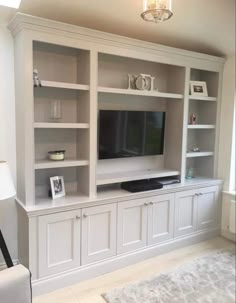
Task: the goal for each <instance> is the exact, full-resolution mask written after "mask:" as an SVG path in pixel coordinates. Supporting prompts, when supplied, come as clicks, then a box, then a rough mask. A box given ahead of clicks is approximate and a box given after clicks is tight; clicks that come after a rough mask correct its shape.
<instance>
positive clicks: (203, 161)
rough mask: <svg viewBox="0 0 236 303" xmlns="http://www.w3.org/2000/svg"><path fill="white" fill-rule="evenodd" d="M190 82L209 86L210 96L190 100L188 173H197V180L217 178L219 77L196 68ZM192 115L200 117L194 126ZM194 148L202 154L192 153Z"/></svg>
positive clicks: (189, 97) (190, 98)
mask: <svg viewBox="0 0 236 303" xmlns="http://www.w3.org/2000/svg"><path fill="white" fill-rule="evenodd" d="M190 81H204V82H206V85H207V90H208V95H209V96H208V97H206V96H194V95H189V96H188V119H187V120H188V124H187V132H186V134H187V147H186V149H187V152H186V173H187V171H188V169H189V168H191V169H193V170H194V172H195V177H210V178H213V177H214V175H215V170H214V166H215V164H214V162H215V159H214V158H215V150H216V131H217V110H218V108H217V106H218V94H219V85H218V82H219V73H217V72H212V71H206V70H200V69H193V68H192V69H191V70H190ZM191 114H194V115H195V116H196V124H190V116H191ZM194 148H198V149H199V151H196V152H194V151H192V150H193V149H194Z"/></svg>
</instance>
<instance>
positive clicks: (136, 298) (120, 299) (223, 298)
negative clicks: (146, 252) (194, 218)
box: [102, 251, 236, 303]
mask: <svg viewBox="0 0 236 303" xmlns="http://www.w3.org/2000/svg"><path fill="white" fill-rule="evenodd" d="M235 278H236V277H235V253H233V252H230V251H219V252H216V253H213V254H209V255H207V256H204V257H201V258H198V259H196V260H194V261H192V262H189V263H186V264H184V265H183V266H181V267H179V268H177V269H176V270H174V271H173V272H169V273H166V274H161V275H159V276H157V277H152V278H150V279H148V280H144V281H140V282H137V283H133V284H130V285H128V286H125V287H123V288H117V289H114V290H112V291H109V292H108V293H106V294H103V295H102V296H103V297H104V299H105V300H106V301H107V302H108V303H235Z"/></svg>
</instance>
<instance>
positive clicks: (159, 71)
mask: <svg viewBox="0 0 236 303" xmlns="http://www.w3.org/2000/svg"><path fill="white" fill-rule="evenodd" d="M128 74H135V75H139V74H148V75H151V76H152V77H155V78H156V79H155V81H154V89H158V92H162V93H173V94H183V92H184V77H185V68H184V67H180V66H175V65H168V64H163V63H157V62H151V61H147V60H145V61H144V60H140V59H134V58H128V57H121V56H115V55H110V54H103V53H99V55H98V86H99V87H103V89H104V87H107V88H118V89H127V88H128Z"/></svg>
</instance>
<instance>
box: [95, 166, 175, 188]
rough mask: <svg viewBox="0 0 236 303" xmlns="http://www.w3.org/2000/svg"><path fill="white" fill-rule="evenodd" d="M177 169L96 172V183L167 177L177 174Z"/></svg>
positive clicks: (104, 183)
mask: <svg viewBox="0 0 236 303" xmlns="http://www.w3.org/2000/svg"><path fill="white" fill-rule="evenodd" d="M179 174H180V172H179V171H175V170H169V169H161V170H151V169H148V170H139V171H127V172H114V173H107V174H98V175H97V182H96V184H97V185H106V184H113V183H120V182H126V181H133V180H142V179H150V178H160V177H169V176H178V175H179Z"/></svg>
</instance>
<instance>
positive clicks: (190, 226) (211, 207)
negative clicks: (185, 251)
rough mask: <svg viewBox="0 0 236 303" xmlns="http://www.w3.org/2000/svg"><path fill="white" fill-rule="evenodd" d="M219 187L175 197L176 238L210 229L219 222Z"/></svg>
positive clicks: (197, 190) (184, 193) (189, 191)
mask: <svg viewBox="0 0 236 303" xmlns="http://www.w3.org/2000/svg"><path fill="white" fill-rule="evenodd" d="M219 209H220V206H219V187H218V186H210V187H204V188H199V189H195V190H187V191H183V192H179V193H176V195H175V236H177V237H178V236H183V235H186V234H189V233H192V232H194V231H197V230H203V229H210V228H214V227H216V226H217V224H218V222H219Z"/></svg>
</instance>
